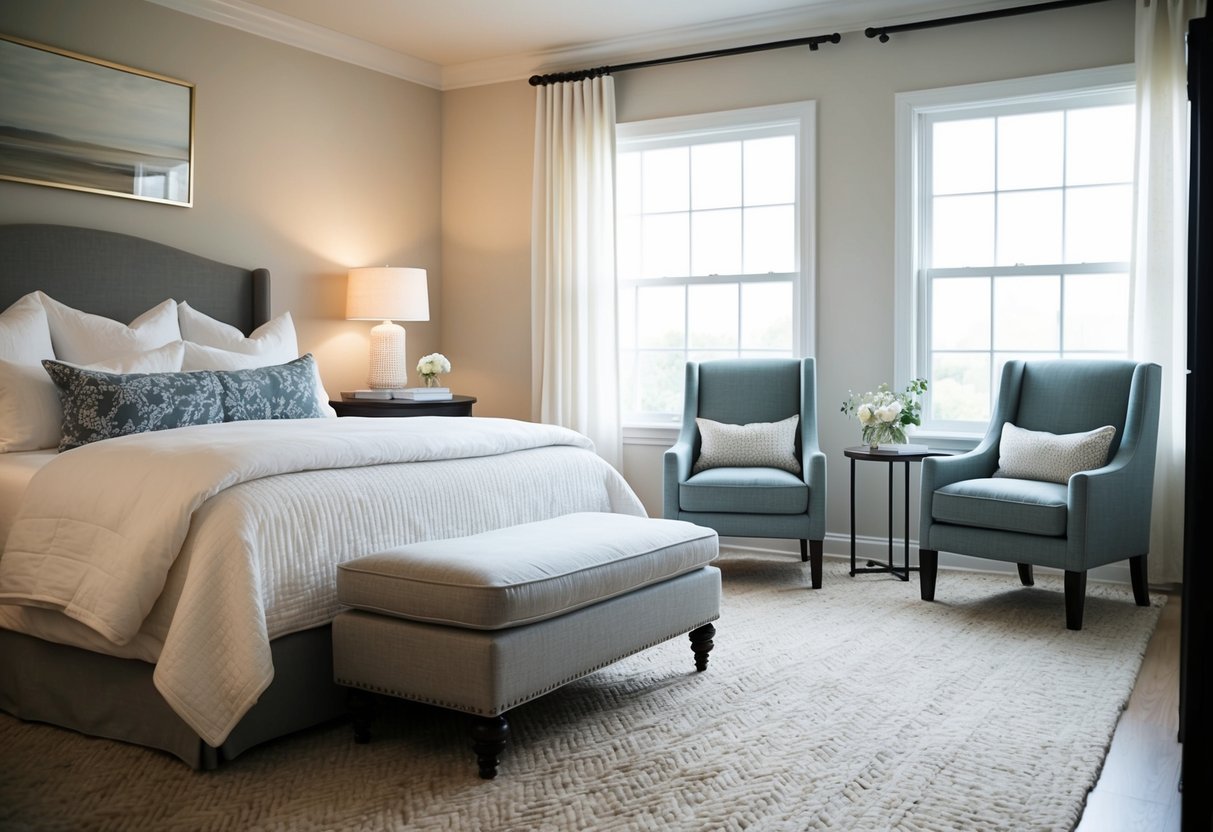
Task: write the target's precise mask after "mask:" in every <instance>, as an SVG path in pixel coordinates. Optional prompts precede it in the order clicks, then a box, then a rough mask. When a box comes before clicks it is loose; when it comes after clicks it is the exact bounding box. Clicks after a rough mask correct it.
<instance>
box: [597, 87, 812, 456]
mask: <svg viewBox="0 0 1213 832" xmlns="http://www.w3.org/2000/svg"><path fill="white" fill-rule="evenodd" d="M789 125H790V126H792V128H793V132H794V133H795V134H796V137H797V149H798V154H797V160H796V162H797V165H796V166H797V192H796V210H797V215H796V228H797V232H798V233H797V235H796V241H795V244H796V253H795V257H796V264H797V268H796V269H795V270H794V272H793V274H794V275H795V277H794V278H793V280H792V298H793V311H792V351H793V354H794V355H796V356H797V357H803V356H811V355H814V354H815V352H816V350H815V347H816V343H817V328H816V309H815V306H814V299H815V298H816V297H817V286H816V257H817V245H816V242H817V241H816V236H815V229H816V227H817V214H816V209H817V172H816V159H817V103H816V102H815V101H799V102H794V103H791V104H774V105H770V106H764V107H747V108H744V109H739V110H724V111H720V112H713V113H699V114H695V115H687V116H672V117H668V118H657V119H649V120H645V121H635V122H627V123H624V124H619V125H617V126H616V129H615V136H616V144H617V150H616V152H622V151H624V150H625V149H626V150H628V151H634V150H648V149H655V148H660V147H678V146H685V145H688V144H700V143H707V142H711V141H728V140H729V138H730V136H731V135H736V136H740V135H741V134H742V133H750V134H752V133H753V132H754V131H756V130H761V129H763V128H766V127H770V128H778V132H779V133H781V134H783V133H786V132H787V127H788V126H789ZM617 279H618V278H617ZM711 279H714V280H721V279H728V280H731V281H736V282H738V283H745V282H748V281H762V280H766V279H769V278H766V277H765V276H763V275H735V276H729V275H718V276H715V277H714V278H711ZM706 280H708V278H704V279H703V280H701V279H700V278H697V277H691V278H687V279H682V278H677V279H675V281H674V282H678V283H686V284H688V285H689V284H692V283H698V282H703V281H706ZM644 283H645V285H653V286H657V285H661V283H662V280H660V279H653V280H645V281H644ZM680 425H681V417H680V416H679V418H678V419H676V420H674V421H672V422H656V421H653V420H638V419H635V418H630V419H628V420H626V421H625V422H624V425H623V439H624V443H625V444H631V445H644V444H651V445H666V446H668V445H669V443H670V442H672V441H673V440H674V439H675V438H676V436H677V434H678V429H679V427H680Z"/></svg>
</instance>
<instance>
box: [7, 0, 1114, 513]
mask: <svg viewBox="0 0 1213 832" xmlns="http://www.w3.org/2000/svg"><path fill="white" fill-rule="evenodd" d="M0 31H4V32H5V33H8V34H13V35H17V36H21V37H26V38H29V39H32V40H37V41H42V42H45V43H48V44H52V45H55V46H59V47H62V48H66V49H72V50H76V51H80V52H84V53H86V54H89V55H93V56H96V57H100V58H105V59H108V60H112V61H116V62H119V63H125V64H129V65H132V66H136V67H140V68H144V69H149V70H153V71H156V72H159V73H162V74H166V75H171V76H175V77H178V78H182V79H185V80H188V81H192V82H194V83H195V84H196V85H197V110H196V123H197V129H196V176H197V178H196V187H195V194H194V197H195V200H194V207H192V208H188V209H183V208H176V207H170V206H164V205H159V204H152V203H142V202H137V201H132V200H123V199H116V198H112V197H104V196H97V195H91V194H81V193H76V192H70V191H61V190H56V189H51V188H42V187H37V186H30V185H19V184H12V183H4V182H0V222H17V221H22V222H64V223H73V224H80V225H87V226H92V227H97V228H109V229H113V230H117V231H123V232H127V233H134V234H139V235H142V236H146V237H150V238H152V239H156V240H159V241H162V242H166V243H169V244H171V245H176V246H179V247H182V248H185V249H188V250H191V251H195V252H197V253H199V254H203V255H206V256H208V257H212V258H214V259H218V260H222V261H225V262H230V263H237V264H240V265H244V266H267V267H268V268H270V269H271V271H272V272H273V274H274V311H275V312H279V311H282V310H286V309H289V310H291V312H292V313H293V315H294V316H295V318H296V321H297V322H298V326H299V332H300V339H301V346H302V347H303V348H304V349H310V350H313V351H315V352H316V353H317V356H318V357H319V359H320V361H321V365H322V367H323V370H324V376H325V381H326V384H327V385H328V386H329V388H330V391H331V392H335V391H336V390H340V389H343V388H345V389H348V388H349V387H351V386H361V385H362V383H363V378H364V373H365V368H366V333H367V330H368V329H369V325H367V324H364V323H362V322H347V321H344V320H342V319H341V315H342V307H343V287H344V274H345V270H346V268H347V267H349V266H354V265H374V264H382V263H389V264H392V265H409V266H421V267H425V268H427V269H429V270H430V290H431V322H430V323H428V324H411V325H408V327H407V328H408V331H409V345H410V348H409V354H410V355H411V356H413V357H414V358H415V357H417V356H419V355H420V354H422V353H423V352H428V351H431V350H434V349H441V350H442V351H443V352H445V353H446V354H447V355H448V357H450V358H451V360H452V363H453V365H454V372H452V374H451V376H450V378H449V380H450V382H451V384H452V386H454V387H455V388H456V389H457V390H458V391H459V392H462V393H468V394H472V395H476V396H478V397H479V399H480V403H479V404H478V405H477V413H478V414H481V415H486V416H509V417H515V418H528V417H529V415H530V202H531V167H532V162H533V160H532V153H533V146H532V139H533V131H534V104H533V102H534V91H533V90H532V89H531V88H530V87H529V86H528V85H527V84H526V82H525V81H517V82H511V83H505V84H496V85H490V86H484V87H477V88H470V89H463V90H455V91H451V92H447V93H438V92H436V91H434V90H430V89H426V88H423V87H419V86H417V85H415V84H411V83H408V82H405V81H400V80H397V79H393V78H390V77H388V76H384V75H380V74H377V73H374V72H371V71H369V70H363V69H359V68H357V67H353V66H350V65H348V64H344V63H340V62H338V61H334V60H330V59H327V58H324V57H321V56H318V55H314V54H310V53H307V52H303V51H301V50H297V49H293V48H290V47H287V46H283V45H281V44H277V43H274V42H272V41H268V40H263V39H261V38H257V37H254V36H252V35H247V34H243V33H241V32H238V31H236V30H233V29H228V28H225V27H222V26H218V25H215V24H211V23H207V22H205V21H202V20H200V19H197V18H194V17H191V16H188V15H183V14H179V13H177V12H173V11H171V10H168V9H165V8H163V7H160V6H157V5H154V4H149V3H144V2H140V0H70V2H69V1H68V0H3V6H2V7H0ZM1132 57H1133V4H1132V3H1130V2H1128V0H1113V2H1108V3H1099V4H1094V5H1091V6H1085V7H1079V8H1074V9H1068V10H1061V11H1054V12H1048V13H1040V14H1032V15H1024V16H1022V17H1017V18H1009V19H1005V20H1001V21H992V22H986V23H977V24H968V25H963V26H955V27H949V28H944V29H936V30H928V31H921V32H913V33H907V34H904V35H899V36H896V37H894V38H893V40H892V41H891V42H890V43H888V44H884V45H881V44H879V43H877V42H875V41H873V40H868V39H867V38H864V37H863V36H862V35H861V34H859V33H847V34H845V35H844V38H843V41H842V43H841V44H838V45H827V46H824V47H822V49H821V50H820V51H819V52H815V53H814V52H809V51H808V50H807V49H791V50H781V51H776V52H768V53H760V54H754V55H748V56H739V57H734V58H727V59H719V60H713V61H705V62H699V63H693V64H683V65H674V66H667V67H660V68H654V69H649V70H643V71H637V72H630V73H621V74H620V75H619V76H618V77H617V81H616V83H617V99H618V115H619V119H620V121H633V120H640V119H647V118H655V117H660V116H669V115H680V114H687V113H698V112H708V111H715V110H724V109H730V108H736V107H747V106H757V105H762V104H773V103H782V102H788V101H798V100H805V99H813V100H816V101H817V102H818V135H817V140H818V164H817V173H818V217H819V220H818V228H817V240H818V250H817V252H816V265H817V281H818V294H817V298H816V299H815V300H816V315H817V331H818V343H817V350H816V354H817V357H818V363H819V371H818V372H819V376H818V394H819V398H820V401H821V414H820V415H821V418H820V422H821V441H822V445H823V447H824V449H825V450H826V452H827V454H828V455H829V459H830V494H829V520H828V528H829V531H830V532H831V534H835V535H841V534H845V533H846V532H847V531H848V528H849V526H848V514H847V505H848V503H847V469H846V466H845V464H844V463H845V459H844V458H843V457H842V455H841V449H842V448H843V447H845V446H847V445H851V444H854V443H855V442H856V441H857V439H858V431H857V430H856V427H855V425H854V424H853V423H849V422H848V421H847V420H846V419H845V418H844V417H843V416H842V415H841V414H839V413H838V412H837V407H836V406H835V402H838V401H840V400H841V399H842V398H843V396H844V395H845V393H846V390H847V388H848V387H865V388H866V387H868V386H871V385H874V384H876V383H878V382H880V381H882V380H886V379H889V380H891V379H892V373H893V341H892V325H893V167H894V158H893V156H894V154H893V96H894V94H895V93H897V92H900V91H907V90H916V89H925V88H931V87H938V86H948V85H954V84H963V83H971V82H978V81H988V80H994V79H1001V78H1014V77H1022V76H1027V75H1035V74H1041V73H1047V72H1057V71H1063V70H1070V69H1078V68H1083V67H1094V66H1105V65H1111V64H1119V63H1128V62H1131V61H1132ZM661 452H662V447H661V446H657V445H638V446H631V447H629V448H628V449H627V450H626V453H625V466H624V467H625V471H624V473H625V475H626V476H627V477H628V479H629V481H630V482H631V483H632V484H633V487H634V488H636V490H637V492H638V493H639V494H640V495H641V497H642V499H644V501H645V503H646V505H647V506H648V508H649V510H650V512H652V513H655V514H658V513H660V491H661V483H660V478H661V465H660V458H661ZM863 473H864V479H863V480H862V481H861V484H860V486H861V487H860V498H861V501H864V502H868V501H874V502H875V503H876V504H877V505H883V500H884V495H883V490H882V489H883V485H884V481H883V476H882V472H880V471H878V470H876V471H867V470H865V471H864V472H863ZM860 531H861V533H867V534H871V535H883V534H884V532H885V529H884V520H883V511H878V512H869V513H865V514H864V515H861V527H860Z"/></svg>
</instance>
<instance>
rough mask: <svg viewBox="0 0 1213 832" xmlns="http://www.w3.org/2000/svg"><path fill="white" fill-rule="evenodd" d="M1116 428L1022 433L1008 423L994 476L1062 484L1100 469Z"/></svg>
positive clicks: (1108, 426)
mask: <svg viewBox="0 0 1213 832" xmlns="http://www.w3.org/2000/svg"><path fill="white" fill-rule="evenodd" d="M1115 435H1116V428H1114V427H1113V426H1112V425H1104V426H1103V427H1101V428H1095V429H1094V430H1089V431H1087V432H1086V433H1066V434H1056V433H1048V432H1047V431H1043V430H1025V429H1024V428H1019V427H1016V426H1015V425H1013V424H1011V423H1010V422H1007V423H1006V424H1004V425H1003V426H1002V439H1001V441H1000V442H999V446H998V470H997V471H995V472H994V476H996V477H1015V478H1016V479H1021V480H1042V481H1044V482H1056V483H1060V484H1061V485H1065V484H1066V483H1067V482H1069V481H1070V476H1071V475H1073V474H1076V473H1078V472H1079V471H1090V470H1091V469H1092V468H1102V467H1103V466H1104V465H1105V464H1106V463H1107V461H1108V448H1109V447H1111V445H1112V437H1114V436H1115Z"/></svg>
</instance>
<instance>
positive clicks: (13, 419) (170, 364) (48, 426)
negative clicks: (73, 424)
mask: <svg viewBox="0 0 1213 832" xmlns="http://www.w3.org/2000/svg"><path fill="white" fill-rule="evenodd" d="M183 353H184V349H183V346H182V344H181V342H180V341H174V342H173V343H171V344H165V345H164V346H163V347H158V348H156V349H154V350H149V351H147V352H137V353H123V354H122V355H116V356H113V357H112V358H109V359H107V360H106V361H100V362H97V363H95V364H89V365H87V366H86V367H85V369H88V370H102V371H104V372H107V373H175V372H177V371H179V370H180V369H181V358H182V355H183ZM62 422H63V407H62V405H61V404H60V403H59V389H58V388H57V387H56V386H55V383H54V382H53V381H51V378H50V376H48V375H47V374H46V370H44V369H43V368H42V365H41V364H18V363H16V362H13V361H4V360H0V453H11V452H15V451H37V450H41V449H43V448H54V447H55V446H57V445H58V444H59V438H60V435H61V433H62Z"/></svg>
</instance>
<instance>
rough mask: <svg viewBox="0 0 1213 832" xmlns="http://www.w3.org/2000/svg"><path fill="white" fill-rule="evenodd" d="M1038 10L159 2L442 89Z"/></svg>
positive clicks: (994, 3) (653, 2)
mask: <svg viewBox="0 0 1213 832" xmlns="http://www.w3.org/2000/svg"><path fill="white" fill-rule="evenodd" d="M1038 1H1039V0H341V1H340V2H333V0H151V2H155V3H158V4H160V5H164V6H169V7H170V8H174V9H177V10H178V11H183V12H186V13H189V14H193V15H196V16H199V17H204V18H207V19H210V20H213V21H215V22H219V23H223V24H225V25H229V26H235V27H236V28H240V29H244V30H245V31H250V32H253V33H255V34H259V35H262V36H265V37H270V38H273V39H275V40H280V41H283V42H287V43H291V44H292V45H295V46H300V47H302V48H305V49H311V50H312V51H316V52H320V53H322V54H327V55H330V56H331V57H337V58H341V59H342V60H348V61H350V62H351V63H357V64H360V65H363V66H368V67H370V68H373V69H378V70H379V71H383V72H388V73H389V74H393V75H398V76H400V77H404V78H407V79H408V80H412V81H417V82H418V83H422V84H426V85H428V86H433V87H437V88H439V89H450V88H454V87H459V86H472V85H475V84H482V83H492V82H496V81H503V80H511V79H515V78H522V77H526V76H527V75H529V74H531V73H532V72H536V71H552V70H554V69H569V68H579V67H580V66H581V65H582V64H583V63H586V62H589V65H596V64H602V63H621V62H623V61H626V60H636V59H638V58H644V57H654V56H661V55H665V54H670V50H680V51H687V50H688V49H693V48H694V47H699V48H704V47H710V46H717V45H728V46H737V45H744V44H747V43H757V42H760V41H763V40H779V39H784V38H792V37H799V36H804V35H815V34H827V33H829V32H831V31H843V32H849V31H856V30H861V29H862V28H864V27H865V26H868V25H874V24H885V25H890V24H895V23H902V22H908V21H911V20H921V19H927V18H931V17H940V16H947V15H953V14H967V13H970V12H974V11H983V10H988V9H994V8H1007V7H1011V6H1021V5H1031V4H1033V3H1035V2H1038ZM674 54H677V52H675V53H674Z"/></svg>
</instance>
